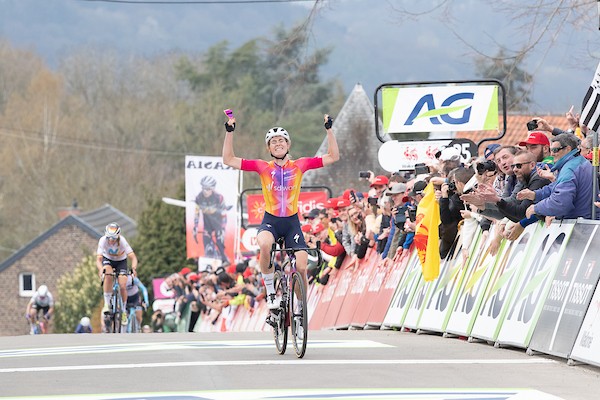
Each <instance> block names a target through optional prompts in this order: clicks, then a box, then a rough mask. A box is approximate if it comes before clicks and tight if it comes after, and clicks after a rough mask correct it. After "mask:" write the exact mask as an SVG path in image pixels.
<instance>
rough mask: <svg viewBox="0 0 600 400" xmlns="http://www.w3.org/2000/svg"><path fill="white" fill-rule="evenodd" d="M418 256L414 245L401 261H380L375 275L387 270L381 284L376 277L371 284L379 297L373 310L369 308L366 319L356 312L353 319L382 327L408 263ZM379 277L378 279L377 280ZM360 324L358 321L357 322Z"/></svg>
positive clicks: (371, 289) (371, 290) (370, 288)
mask: <svg viewBox="0 0 600 400" xmlns="http://www.w3.org/2000/svg"><path fill="white" fill-rule="evenodd" d="M416 257H417V252H416V251H415V250H414V247H413V248H411V250H410V252H408V253H406V252H403V253H402V257H401V258H400V261H398V262H395V263H393V264H391V266H389V267H386V265H385V263H380V264H379V266H378V268H377V272H376V274H375V275H374V276H375V277H379V276H380V271H382V272H387V273H386V274H385V278H384V280H383V282H382V283H381V284H379V282H378V279H377V278H374V280H373V282H371V283H370V284H369V288H368V290H369V291H370V292H376V293H377V297H376V299H375V301H374V302H373V306H372V307H371V310H369V314H367V317H366V319H365V320H364V321H363V319H362V313H358V312H357V313H356V314H354V317H353V321H357V320H359V321H361V322H363V326H367V325H368V326H373V327H380V326H381V325H382V324H383V320H384V319H385V314H386V313H387V311H388V308H389V307H390V304H391V303H392V298H393V297H394V292H395V291H396V288H397V287H398V284H399V283H400V280H401V279H402V276H403V275H404V272H405V271H406V269H407V267H408V265H409V264H410V262H411V260H413V259H414V258H416ZM376 279H377V280H376ZM356 324H357V325H358V324H359V323H358V322H357V323H356Z"/></svg>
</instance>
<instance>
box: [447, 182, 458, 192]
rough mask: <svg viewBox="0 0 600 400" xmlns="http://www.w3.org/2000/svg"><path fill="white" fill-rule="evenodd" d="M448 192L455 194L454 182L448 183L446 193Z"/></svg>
mask: <svg viewBox="0 0 600 400" xmlns="http://www.w3.org/2000/svg"><path fill="white" fill-rule="evenodd" d="M450 192H452V193H454V192H456V183H455V182H454V181H452V182H448V193H450Z"/></svg>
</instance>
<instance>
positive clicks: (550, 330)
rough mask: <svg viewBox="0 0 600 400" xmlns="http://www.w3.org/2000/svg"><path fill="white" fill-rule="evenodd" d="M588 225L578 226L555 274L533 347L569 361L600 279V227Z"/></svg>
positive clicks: (534, 335)
mask: <svg viewBox="0 0 600 400" xmlns="http://www.w3.org/2000/svg"><path fill="white" fill-rule="evenodd" d="M586 222H587V221H586ZM586 222H582V223H577V225H575V227H574V229H573V233H571V238H570V239H569V242H568V243H567V247H566V248H565V252H564V254H563V256H562V259H561V261H560V263H559V265H558V269H557V270H556V272H555V273H554V279H553V280H552V284H551V285H550V291H549V292H548V296H547V297H546V301H545V302H544V308H543V309H542V313H541V314H540V318H539V319H538V321H537V324H536V325H535V330H534V331H533V337H532V338H531V342H530V343H529V347H530V348H531V349H532V350H535V351H540V352H543V353H547V354H552V355H555V356H560V357H565V358H566V357H568V355H569V353H570V352H571V349H572V348H573V345H574V344H575V340H576V338H577V334H578V333H579V328H580V327H581V324H582V323H583V317H584V316H585V312H586V310H587V309H588V307H589V305H590V301H591V300H592V295H593V294H594V288H595V287H596V284H597V282H598V278H599V277H600V264H598V263H597V258H598V254H597V252H596V251H595V249H598V248H599V246H600V235H599V234H598V231H599V229H598V228H599V227H600V226H599V225H597V224H596V223H593V224H592V223H586Z"/></svg>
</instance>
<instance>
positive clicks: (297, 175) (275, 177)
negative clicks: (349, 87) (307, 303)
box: [223, 114, 340, 310]
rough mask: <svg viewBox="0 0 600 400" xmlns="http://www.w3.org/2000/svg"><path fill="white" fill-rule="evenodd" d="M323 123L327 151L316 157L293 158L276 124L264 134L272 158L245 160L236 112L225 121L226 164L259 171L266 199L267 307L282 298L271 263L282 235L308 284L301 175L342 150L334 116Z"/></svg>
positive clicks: (261, 234)
mask: <svg viewBox="0 0 600 400" xmlns="http://www.w3.org/2000/svg"><path fill="white" fill-rule="evenodd" d="M323 121H324V123H323V126H324V127H325V131H326V132H327V152H326V153H325V154H323V155H322V156H317V157H302V158H299V159H296V160H292V159H291V158H290V155H289V151H290V148H291V138H290V134H289V132H288V131H287V130H285V129H284V128H281V127H273V128H271V129H269V131H267V134H266V135H265V145H266V148H267V151H268V152H269V154H270V155H271V157H272V158H273V160H271V161H265V160H261V159H253V160H250V159H242V158H240V157H237V156H236V155H235V153H234V151H233V132H234V131H235V124H236V120H235V118H234V117H233V115H231V116H229V120H228V121H227V122H225V130H226V133H225V140H224V142H223V163H224V164H225V165H227V166H229V167H231V168H235V169H239V170H242V171H252V172H256V173H257V174H258V175H259V176H260V180H261V186H262V194H263V197H264V200H265V214H264V217H263V220H262V223H261V225H260V226H259V228H258V235H257V237H256V240H257V243H258V246H259V248H260V252H261V253H262V254H263V256H262V257H261V258H260V270H261V272H262V277H263V280H264V283H265V289H266V292H267V306H268V307H269V309H270V310H276V309H277V308H278V307H279V306H280V304H281V301H280V299H278V298H277V297H276V295H275V287H274V275H275V274H274V273H275V271H274V269H273V267H272V265H270V257H269V256H268V255H269V254H270V252H271V247H272V245H273V243H275V242H276V241H277V240H278V239H279V238H284V240H285V246H286V247H288V248H294V249H299V250H298V251H296V267H297V268H298V271H299V272H300V274H301V275H302V276H303V277H304V284H305V285H306V286H308V285H307V282H308V281H307V277H306V268H307V262H308V253H307V252H306V251H305V250H302V249H304V248H306V243H305V242H304V236H303V233H302V230H301V229H300V220H299V218H298V197H299V196H300V185H301V182H302V175H303V174H304V173H305V172H306V171H308V170H311V169H318V168H323V167H325V166H328V165H331V164H333V163H334V162H336V161H338V160H339V159H340V152H339V148H338V144H337V140H336V138H335V134H334V133H333V129H332V126H333V119H332V118H331V117H330V116H329V115H327V114H325V115H324V116H323Z"/></svg>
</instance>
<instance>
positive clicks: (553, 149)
mask: <svg viewBox="0 0 600 400" xmlns="http://www.w3.org/2000/svg"><path fill="white" fill-rule="evenodd" d="M565 147H567V146H560V147H550V151H551V152H552V153H558V152H559V151H561V150H562V149H564V148H565Z"/></svg>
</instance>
